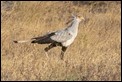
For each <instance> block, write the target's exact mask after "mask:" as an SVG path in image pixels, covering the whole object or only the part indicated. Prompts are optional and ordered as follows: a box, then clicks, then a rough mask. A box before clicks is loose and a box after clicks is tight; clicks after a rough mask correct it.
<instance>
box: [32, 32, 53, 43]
mask: <svg viewBox="0 0 122 82" xmlns="http://www.w3.org/2000/svg"><path fill="white" fill-rule="evenodd" d="M53 35H55V32H52V33H48V34H45V35H44V36H40V37H35V38H32V39H35V40H33V41H32V42H31V43H38V44H49V43H53V42H55V41H54V40H52V39H51V38H50V37H51V36H53Z"/></svg>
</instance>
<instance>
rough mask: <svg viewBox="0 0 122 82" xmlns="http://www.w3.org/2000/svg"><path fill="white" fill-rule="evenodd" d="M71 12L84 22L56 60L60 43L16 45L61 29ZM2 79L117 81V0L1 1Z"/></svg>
mask: <svg viewBox="0 0 122 82" xmlns="http://www.w3.org/2000/svg"><path fill="white" fill-rule="evenodd" d="M72 13H77V14H82V15H83V16H85V18H86V21H84V22H82V23H81V24H80V26H79V33H78V36H77V38H76V40H75V41H74V43H73V44H72V45H71V46H70V47H69V48H68V50H67V51H66V53H65V56H64V60H63V61H62V60H60V59H59V54H60V53H59V52H60V51H61V50H60V47H57V48H54V49H52V50H50V52H49V54H50V55H49V56H50V58H49V59H48V58H47V57H46V56H45V53H44V50H43V49H44V48H45V47H46V46H47V45H38V44H30V43H25V44H14V43H13V40H23V39H29V38H32V37H35V36H39V35H42V34H45V33H46V32H48V31H54V30H58V29H61V28H63V27H65V26H66V25H65V23H66V21H67V20H68V19H69V17H70V16H71V14H72ZM1 14H2V15H1V17H2V19H1V20H2V22H1V24H2V25H1V26H2V27H1V41H2V43H1V45H2V46H1V47H2V50H1V51H2V52H1V57H2V58H1V59H2V60H1V61H2V63H1V64H2V66H1V68H2V69H1V80H37V81H38V80H65V81H67V80H71V81H73V80H80V81H93V80H95V81H101V80H102V81H113V80H115V81H120V80H121V3H120V2H85V1H84V2H68V1H67V2H65V1H63V2H59V1H57V2H52V1H50V2H49V1H48V2H31V1H30V2H14V3H10V4H6V3H5V2H2V11H1Z"/></svg>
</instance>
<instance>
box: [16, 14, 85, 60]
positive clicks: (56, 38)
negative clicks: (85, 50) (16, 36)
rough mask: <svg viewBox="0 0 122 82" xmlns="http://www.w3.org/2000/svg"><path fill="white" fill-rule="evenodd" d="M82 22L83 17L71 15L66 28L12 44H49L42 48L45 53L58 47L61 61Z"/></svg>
mask: <svg viewBox="0 0 122 82" xmlns="http://www.w3.org/2000/svg"><path fill="white" fill-rule="evenodd" d="M82 20H85V18H84V17H83V16H77V15H72V20H70V21H68V22H69V23H70V24H69V26H67V27H66V28H63V29H60V30H57V31H53V32H49V33H46V34H44V35H42V36H39V37H34V38H31V39H30V40H20V41H17V40H14V43H25V42H31V43H37V44H49V46H47V47H46V48H44V51H45V52H46V53H47V52H48V51H49V50H50V49H52V48H54V47H57V46H60V47H61V53H60V59H61V60H63V58H64V53H65V52H66V50H67V48H68V47H69V46H70V45H71V44H72V43H73V42H74V40H75V38H76V36H77V34H78V27H79V23H80V22H81V21H82Z"/></svg>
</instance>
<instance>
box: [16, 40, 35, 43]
mask: <svg viewBox="0 0 122 82" xmlns="http://www.w3.org/2000/svg"><path fill="white" fill-rule="evenodd" d="M34 40H35V39H31V40H20V41H17V40H15V41H14V43H26V42H32V41H34Z"/></svg>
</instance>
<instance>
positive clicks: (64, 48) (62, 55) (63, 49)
mask: <svg viewBox="0 0 122 82" xmlns="http://www.w3.org/2000/svg"><path fill="white" fill-rule="evenodd" d="M66 49H67V47H64V46H62V51H61V59H62V60H63V57H64V53H65V51H66Z"/></svg>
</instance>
